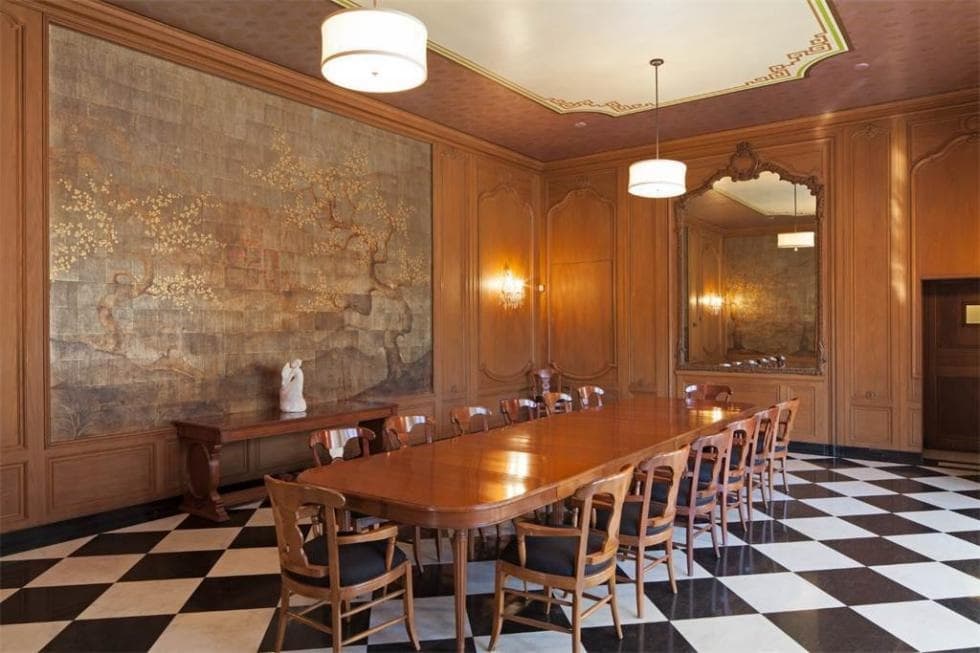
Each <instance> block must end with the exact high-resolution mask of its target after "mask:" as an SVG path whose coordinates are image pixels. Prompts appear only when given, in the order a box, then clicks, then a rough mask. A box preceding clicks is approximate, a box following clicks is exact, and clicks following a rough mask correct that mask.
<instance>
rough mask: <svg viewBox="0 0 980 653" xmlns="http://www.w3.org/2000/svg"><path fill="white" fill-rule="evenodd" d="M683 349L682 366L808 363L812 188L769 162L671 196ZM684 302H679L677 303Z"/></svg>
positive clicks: (811, 365) (814, 260)
mask: <svg viewBox="0 0 980 653" xmlns="http://www.w3.org/2000/svg"><path fill="white" fill-rule="evenodd" d="M679 215H680V219H681V220H682V222H681V225H682V232H681V233H682V238H681V243H682V248H683V250H684V251H683V252H682V254H683V258H682V260H683V261H684V266H685V269H684V270H682V272H684V274H682V277H684V278H685V281H686V288H685V289H684V292H683V293H682V297H685V298H686V306H685V307H683V308H682V313H684V314H686V315H683V316H682V317H683V318H684V319H683V320H682V323H683V324H685V325H686V329H685V331H686V342H685V345H686V346H685V347H684V354H685V356H684V357H685V358H686V360H682V364H683V363H685V362H686V363H689V364H691V365H692V366H719V367H725V368H738V369H747V368H750V367H751V368H783V369H815V368H816V367H817V356H818V352H817V348H818V345H817V343H818V336H817V320H818V312H819V310H818V301H819V299H818V298H819V278H818V274H819V271H818V257H819V253H818V248H817V244H818V243H817V238H816V232H817V196H816V195H815V194H814V193H813V192H812V191H811V189H810V188H809V187H808V186H806V185H804V184H800V183H794V182H793V181H790V180H787V179H782V178H780V176H779V175H778V174H777V173H775V172H770V171H762V172H760V173H759V175H758V177H756V178H754V179H749V180H745V181H741V180H739V181H734V180H733V179H732V178H731V177H723V178H721V179H719V180H718V181H716V182H714V183H713V184H712V185H711V186H710V187H708V188H707V189H705V190H704V191H703V192H700V193H696V194H692V195H690V196H688V197H687V198H685V200H684V201H683V202H682V203H681V206H680V211H679ZM684 309H686V310H684Z"/></svg>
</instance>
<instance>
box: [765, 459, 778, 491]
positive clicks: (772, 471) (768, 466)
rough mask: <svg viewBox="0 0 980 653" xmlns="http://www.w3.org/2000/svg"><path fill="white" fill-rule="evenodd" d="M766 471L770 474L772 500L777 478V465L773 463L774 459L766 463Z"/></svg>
mask: <svg viewBox="0 0 980 653" xmlns="http://www.w3.org/2000/svg"><path fill="white" fill-rule="evenodd" d="M766 472H768V474H767V475H768V476H769V500H770V501H772V492H773V489H774V485H775V480H776V466H775V465H774V464H773V461H772V460H770V461H769V462H768V463H767V464H766Z"/></svg>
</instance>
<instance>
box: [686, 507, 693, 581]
mask: <svg viewBox="0 0 980 653" xmlns="http://www.w3.org/2000/svg"><path fill="white" fill-rule="evenodd" d="M684 548H686V549H687V575H688V576H693V575H694V515H688V516H687V545H686V546H685V547H684Z"/></svg>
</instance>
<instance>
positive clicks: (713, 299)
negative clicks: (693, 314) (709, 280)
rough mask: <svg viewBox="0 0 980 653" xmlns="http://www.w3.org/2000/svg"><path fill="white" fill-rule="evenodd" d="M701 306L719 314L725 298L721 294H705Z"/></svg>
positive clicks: (714, 313) (709, 311) (713, 313)
mask: <svg viewBox="0 0 980 653" xmlns="http://www.w3.org/2000/svg"><path fill="white" fill-rule="evenodd" d="M700 304H701V308H703V309H704V310H705V311H707V312H708V313H711V314H712V315H719V314H720V313H721V308H722V306H724V305H725V300H724V299H723V298H722V297H721V295H703V296H702V297H701V299H700Z"/></svg>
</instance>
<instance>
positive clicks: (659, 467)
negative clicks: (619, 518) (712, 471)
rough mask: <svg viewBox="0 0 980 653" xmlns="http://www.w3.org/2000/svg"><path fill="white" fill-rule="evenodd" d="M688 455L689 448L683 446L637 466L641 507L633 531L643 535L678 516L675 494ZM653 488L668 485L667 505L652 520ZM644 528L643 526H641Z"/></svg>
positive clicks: (684, 470) (685, 467) (678, 487)
mask: <svg viewBox="0 0 980 653" xmlns="http://www.w3.org/2000/svg"><path fill="white" fill-rule="evenodd" d="M690 454H691V447H689V446H687V445H685V446H683V447H682V448H680V449H677V450H676V451H671V452H670V453H662V454H660V455H658V456H654V457H653V458H648V459H646V460H644V461H643V462H642V463H640V464H639V465H637V467H636V470H637V471H636V476H637V477H638V480H639V481H640V482H641V483H642V488H643V505H642V508H641V509H640V512H639V513H638V517H639V519H640V523H639V524H638V525H637V529H636V532H637V533H639V534H641V535H642V534H643V533H646V532H647V529H649V528H658V527H660V526H664V525H667V524H673V523H674V518H675V517H676V516H677V493H678V491H679V490H680V487H681V479H682V478H684V473H685V472H686V471H687V460H688V457H689V456H690ZM654 485H666V486H667V502H666V503H665V504H664V509H663V510H662V511H654V512H655V513H659V514H658V515H657V516H655V517H650V516H649V515H650V502H651V494H652V492H653V486H654ZM643 522H646V525H645V526H644V523H643Z"/></svg>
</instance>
